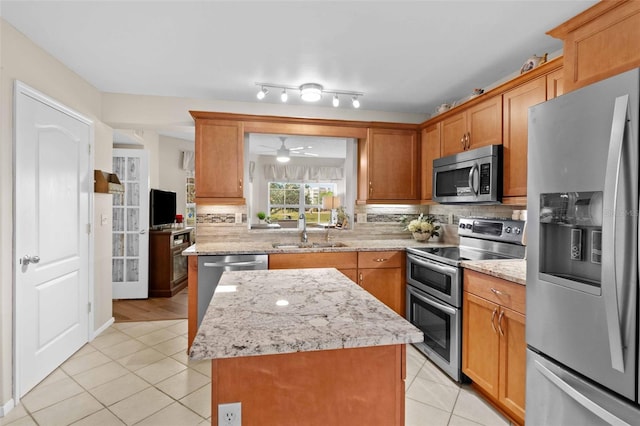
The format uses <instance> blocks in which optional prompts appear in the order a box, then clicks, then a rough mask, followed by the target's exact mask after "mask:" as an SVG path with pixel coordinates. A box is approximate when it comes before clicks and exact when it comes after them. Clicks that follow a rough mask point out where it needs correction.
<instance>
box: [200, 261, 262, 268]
mask: <svg viewBox="0 0 640 426" xmlns="http://www.w3.org/2000/svg"><path fill="white" fill-rule="evenodd" d="M264 264H265V262H264V260H249V261H244V262H242V261H241V262H205V263H203V266H206V267H207V268H227V267H230V266H259V265H264Z"/></svg>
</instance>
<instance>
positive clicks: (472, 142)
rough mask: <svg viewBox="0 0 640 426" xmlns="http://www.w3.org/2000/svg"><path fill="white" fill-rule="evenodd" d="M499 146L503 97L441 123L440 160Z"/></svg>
mask: <svg viewBox="0 0 640 426" xmlns="http://www.w3.org/2000/svg"><path fill="white" fill-rule="evenodd" d="M501 143H502V97H501V96H500V95H498V96H494V97H491V98H489V99H487V100H485V101H483V102H480V103H477V104H475V105H473V106H471V107H468V108H466V109H464V110H463V111H461V112H460V113H459V114H456V115H452V116H450V117H447V118H445V119H444V120H442V143H441V150H442V156H443V157H446V156H447V155H452V154H457V153H458V152H462V151H466V150H469V149H474V148H479V147H481V146H485V145H500V144H501Z"/></svg>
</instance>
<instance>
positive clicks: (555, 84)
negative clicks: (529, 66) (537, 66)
mask: <svg viewBox="0 0 640 426" xmlns="http://www.w3.org/2000/svg"><path fill="white" fill-rule="evenodd" d="M562 94H564V68H562V67H561V68H558V69H557V70H555V71H552V72H550V73H549V74H547V100H549V99H553V98H557V97H558V96H560V95H562Z"/></svg>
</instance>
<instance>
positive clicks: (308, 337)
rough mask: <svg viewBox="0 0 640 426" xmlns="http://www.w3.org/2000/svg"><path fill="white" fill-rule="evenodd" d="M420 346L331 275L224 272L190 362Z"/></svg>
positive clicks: (402, 325) (417, 335) (356, 289)
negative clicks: (397, 345)
mask: <svg viewBox="0 0 640 426" xmlns="http://www.w3.org/2000/svg"><path fill="white" fill-rule="evenodd" d="M421 341H423V334H422V332H421V331H420V330H419V329H417V328H416V327H414V326H413V325H412V324H410V323H409V322H408V321H406V320H405V319H404V318H402V317H401V316H399V315H398V314H396V313H395V312H394V311H392V310H391V309H389V308H388V307H387V306H385V305H384V304H383V303H382V302H380V301H378V299H376V298H375V297H373V296H372V295H370V294H369V293H368V292H367V291H366V290H364V289H363V288H361V287H360V286H358V285H357V284H355V283H354V282H352V281H351V280H350V279H348V278H347V277H346V276H344V275H343V274H341V273H340V272H338V271H337V270H336V269H333V268H319V269H285V270H263V271H237V272H225V273H224V274H223V275H222V278H221V280H220V283H219V284H218V287H217V289H216V293H215V296H214V297H213V299H212V301H211V304H210V305H209V308H208V309H207V312H206V314H205V316H204V319H203V320H202V324H201V325H200V328H199V329H198V333H197V335H196V338H195V340H194V342H193V345H192V346H191V351H190V357H191V359H196V360H197V359H213V358H234V357H243V356H253V355H269V354H284V353H294V352H305V351H318V350H330V349H343V348H357V347H368V346H382V345H396V344H405V343H416V342H421Z"/></svg>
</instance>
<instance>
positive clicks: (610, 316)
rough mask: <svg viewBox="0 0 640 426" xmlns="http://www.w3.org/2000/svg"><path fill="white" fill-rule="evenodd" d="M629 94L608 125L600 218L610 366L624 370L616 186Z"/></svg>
mask: <svg viewBox="0 0 640 426" xmlns="http://www.w3.org/2000/svg"><path fill="white" fill-rule="evenodd" d="M628 105H629V95H624V96H619V97H617V98H616V101H615V105H614V109H613V121H612V124H611V139H610V141H609V154H608V156H607V169H606V174H605V178H604V199H603V206H602V208H603V215H602V216H603V219H602V231H603V232H602V234H603V237H604V236H605V235H606V237H604V238H603V239H602V253H603V257H602V296H603V299H604V304H605V312H606V320H607V331H608V333H609V351H610V353H611V367H612V368H613V369H615V370H618V371H620V372H621V373H624V353H623V350H624V344H623V342H622V330H621V321H620V313H619V311H620V307H619V305H618V275H619V274H618V271H616V257H617V253H616V244H615V235H616V229H617V226H618V224H617V222H616V216H617V214H616V207H617V205H618V187H619V184H620V174H621V170H620V169H621V161H622V147H623V143H624V133H625V127H626V122H627V108H628Z"/></svg>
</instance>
